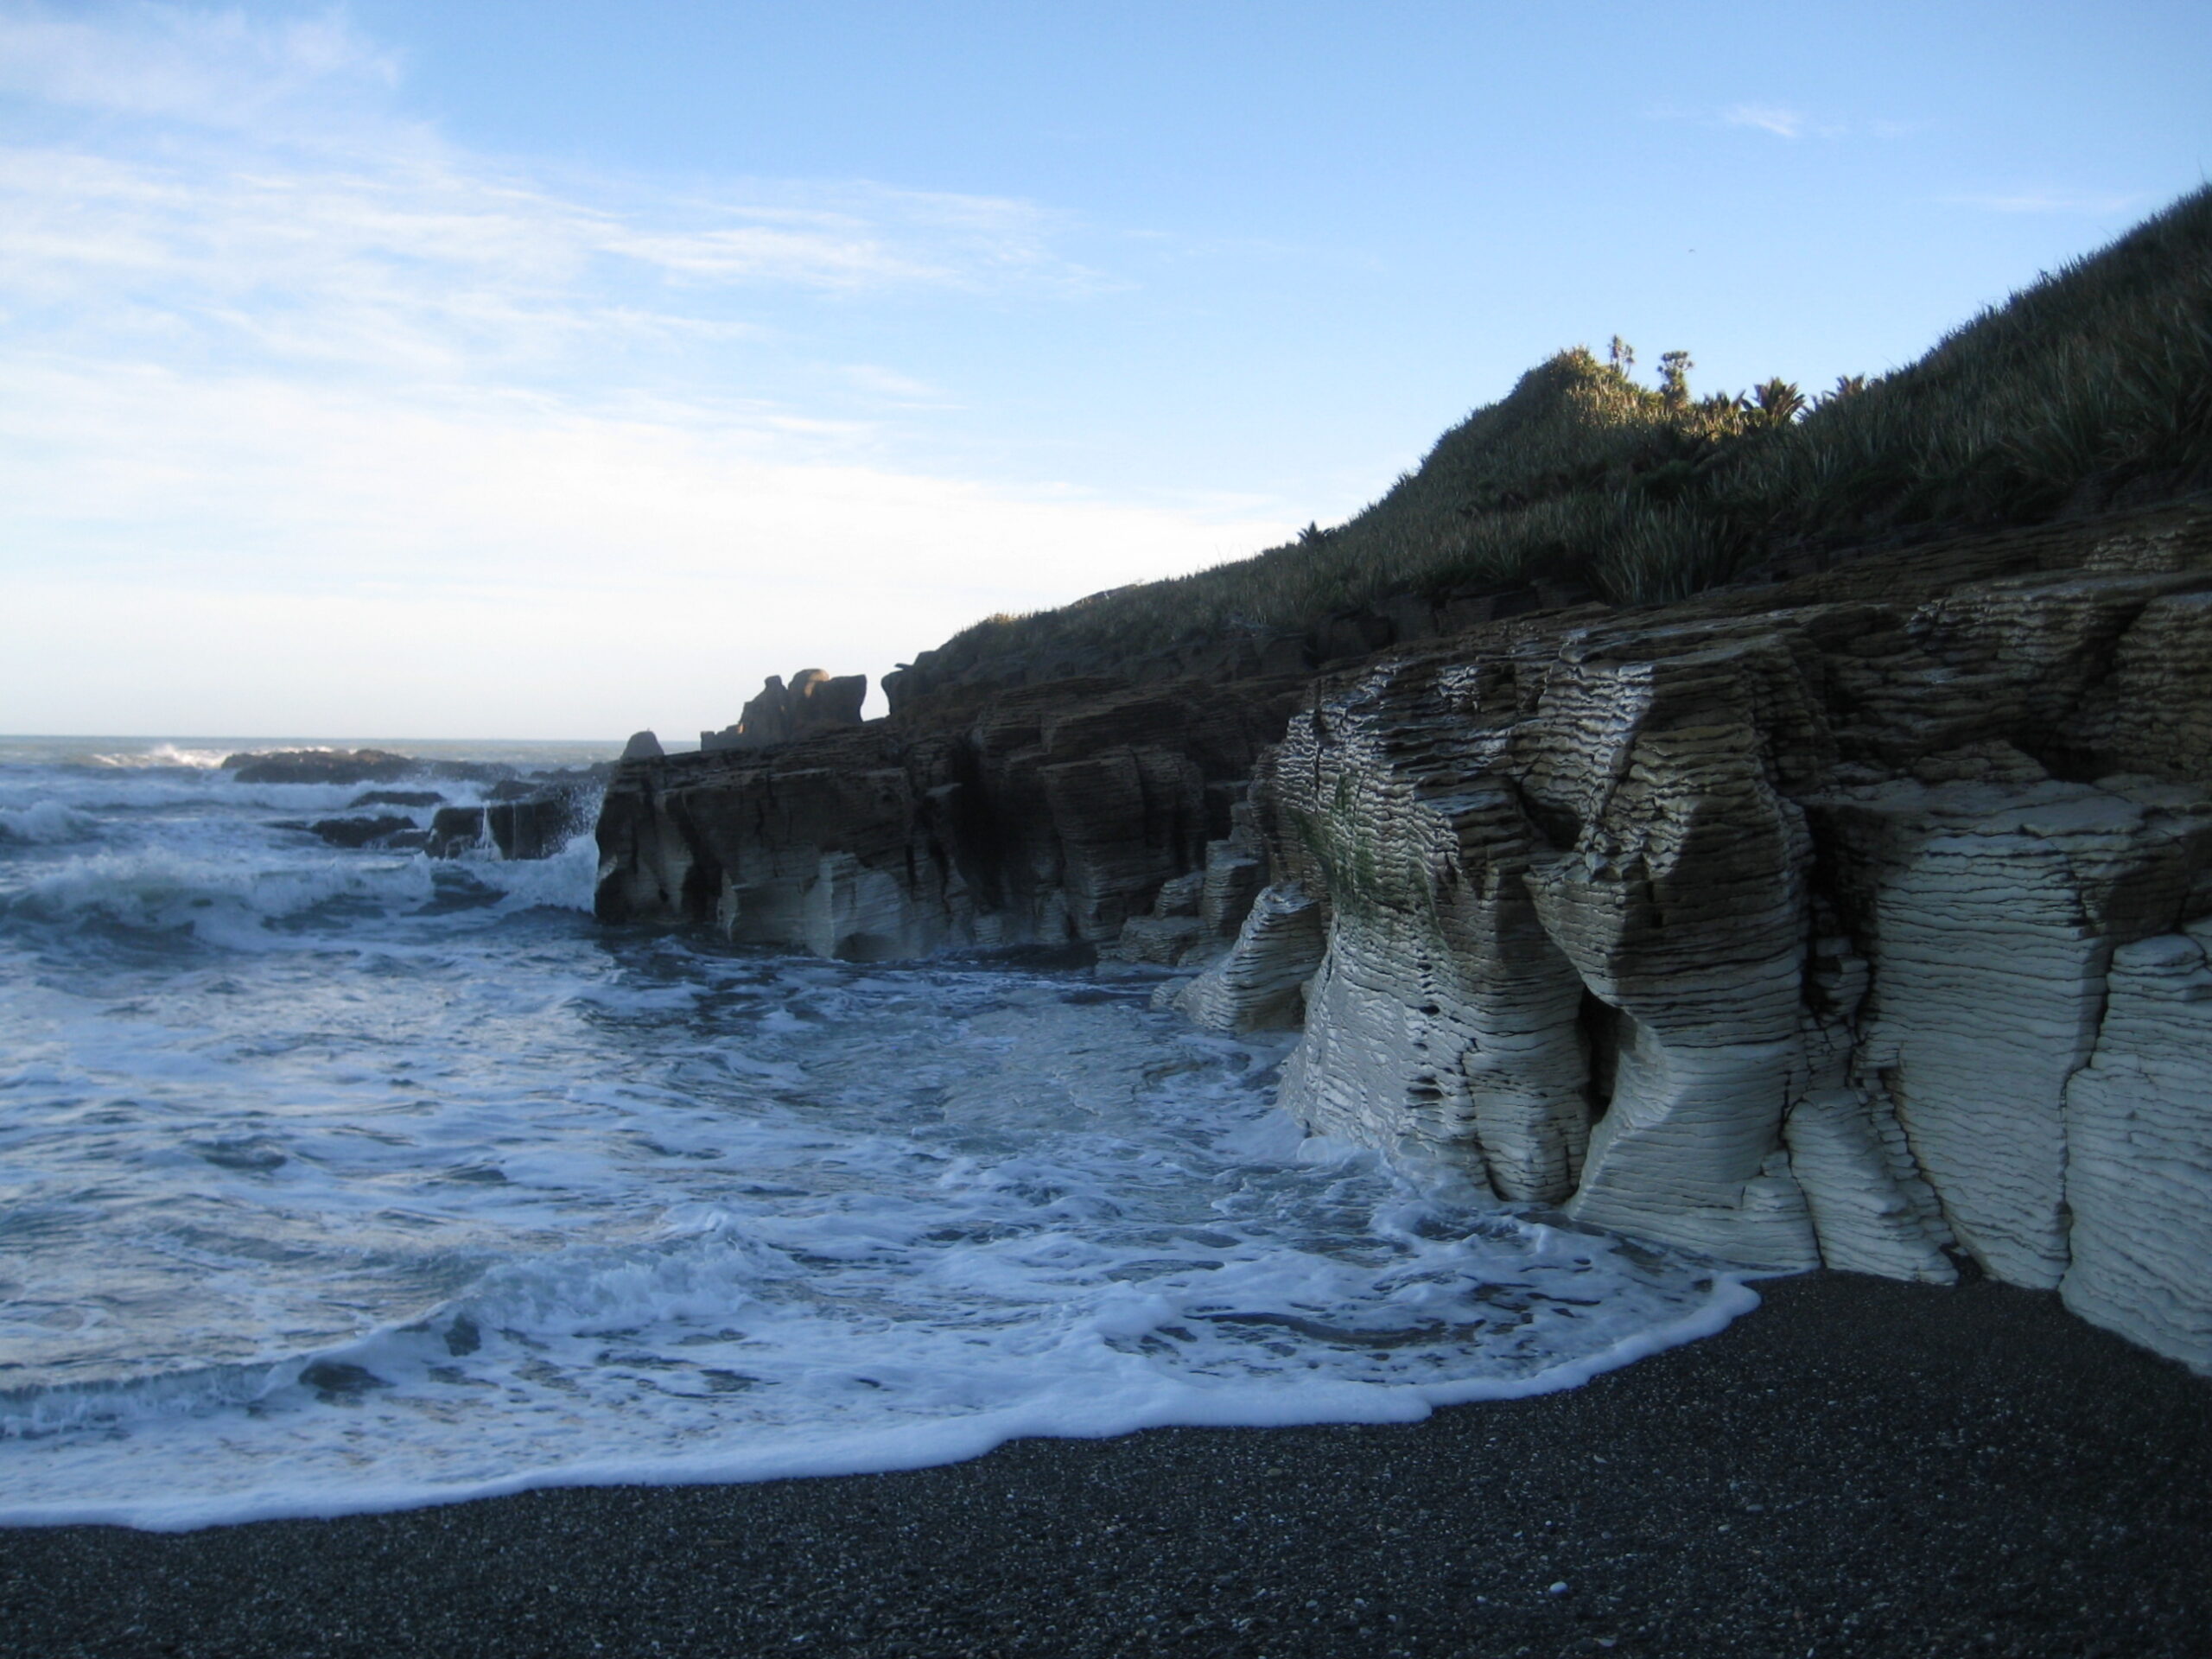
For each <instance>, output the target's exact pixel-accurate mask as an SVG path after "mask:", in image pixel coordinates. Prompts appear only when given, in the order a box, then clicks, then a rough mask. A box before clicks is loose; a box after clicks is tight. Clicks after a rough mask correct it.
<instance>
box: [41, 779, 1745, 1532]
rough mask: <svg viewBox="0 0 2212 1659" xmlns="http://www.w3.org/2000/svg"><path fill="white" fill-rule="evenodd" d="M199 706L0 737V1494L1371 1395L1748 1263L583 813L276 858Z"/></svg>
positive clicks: (823, 1444) (342, 1485) (815, 1440)
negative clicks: (698, 917)
mask: <svg viewBox="0 0 2212 1659" xmlns="http://www.w3.org/2000/svg"><path fill="white" fill-rule="evenodd" d="M228 747H243V746H237V745H225V744H220V743H206V744H198V745H194V744H187V743H154V742H149V741H119V740H118V741H108V742H102V741H61V740H0V1522H14V1523H25V1522H65V1521H111V1522H124V1523H127V1524H130V1525H135V1526H142V1527H188V1526H195V1525H204V1524H208V1523H212V1522H227V1521H237V1520H244V1519H249V1518H253V1517H258V1516H277V1515H333V1514H339V1513H344V1512H348V1511H359V1510H372V1509H383V1508H393V1507H400V1506H406V1505H412V1504H420V1503H433V1502H439V1501H445V1500H450V1499H457V1498H462V1497H473V1496H479V1495H484V1494H489V1493H496V1492H510V1491H518V1490H521V1489H524V1488H528V1487H532V1486H544V1485H551V1484H576V1483H587V1482H590V1483H599V1482H613V1481H646V1482H674V1481H699V1480H748V1479H758V1478H770V1477H775V1476H785V1475H798V1474H819V1473H833V1472H840V1471H867V1470H882V1469H890V1468H903V1467H909V1466H914V1465H923V1464H930V1463H938V1462H944V1461H950V1460H952V1459H959V1458H964V1457H968V1456H971V1455H974V1454H976V1453H977V1452H982V1451H984V1450H987V1449H988V1448H989V1447H990V1446H995V1445H996V1444H998V1443H1000V1442H1001V1441H1003V1440H1007V1439H1009V1438H1011V1437H1014V1436H1017V1435H1106V1434H1116V1433H1124V1432H1127V1431H1129V1430H1133V1429H1137V1428H1141V1427H1148V1426H1155V1425H1163V1424H1217V1425H1228V1424H1250V1425H1268V1424H1287V1423H1312V1422H1332V1421H1334V1422H1380V1421H1410V1420H1414V1419H1417V1418H1420V1417H1421V1416H1423V1415H1425V1414H1427V1412H1428V1411H1429V1410H1430V1409H1431V1408H1433V1407H1434V1406H1436V1405H1438V1404H1440V1403H1445V1402H1462V1401H1470V1400H1477V1399H1484V1398H1497V1397H1503V1396H1510V1395H1524V1394H1529V1393H1535V1392H1540V1391H1542V1390H1546V1389H1558V1388H1563V1387H1569V1386H1573V1385H1574V1384H1576V1383H1580V1382H1582V1381H1583V1380H1585V1379H1586V1378H1587V1377H1589V1376H1592V1374H1594V1373H1595V1372H1597V1371H1599V1370H1605V1369H1606V1368H1609V1367H1611V1366H1615V1365H1619V1364H1622V1363H1626V1362H1627V1361H1629V1360H1631V1359H1633V1358H1636V1357H1639V1356H1641V1355H1643V1354H1646V1353H1649V1352H1651V1351H1655V1350H1656V1349H1659V1348H1662V1347H1665V1346H1668V1345H1670V1344H1675V1343H1678V1342H1681V1341H1684V1340H1687V1339H1689V1338H1693V1337H1696V1336H1700V1335H1703V1334H1707V1333H1709V1332H1713V1331H1715V1330H1718V1329H1719V1327H1720V1326H1721V1325H1724V1324H1726V1322H1727V1320H1728V1319H1731V1318H1732V1317H1733V1316H1734V1315H1735V1314H1737V1313H1740V1312H1742V1311H1743V1310H1744V1309H1745V1308H1747V1307H1749V1306H1752V1305H1753V1303H1754V1302H1755V1300H1756V1299H1755V1297H1754V1296H1753V1294H1752V1293H1751V1291H1750V1290H1749V1289H1748V1288H1746V1287H1745V1286H1744V1285H1743V1284H1742V1283H1741V1282H1740V1281H1739V1280H1738V1279H1736V1278H1733V1277H1731V1276H1729V1275H1727V1274H1719V1273H1716V1272H1714V1271H1713V1268H1711V1266H1710V1264H1702V1263H1700V1262H1696V1261H1694V1260H1691V1259H1688V1258H1685V1257H1681V1256H1677V1255H1670V1254H1668V1253H1666V1252H1664V1251H1660V1250H1656V1249H1651V1248H1649V1247H1645V1246H1640V1245H1637V1244H1636V1243H1630V1242H1629V1241H1625V1240H1622V1239H1618V1238H1615V1237H1611V1236H1606V1235H1604V1234H1599V1233H1595V1232H1592V1231H1590V1230H1582V1229H1578V1228H1575V1227H1573V1225H1572V1224H1567V1223H1566V1222H1565V1221H1564V1220H1563V1219H1562V1218H1560V1217H1555V1216H1547V1215H1545V1214H1542V1213H1541V1212H1536V1211H1529V1210H1526V1209H1525V1208H1522V1209H1516V1208H1514V1207H1510V1206H1503V1205H1498V1204H1497V1203H1496V1202H1495V1201H1493V1200H1491V1199H1490V1198H1488V1197H1486V1196H1485V1195H1484V1194H1482V1193H1481V1192H1477V1191H1474V1190H1472V1189H1471V1188H1470V1187H1469V1186H1468V1185H1466V1184H1465V1182H1464V1181H1463V1180H1460V1179H1455V1178H1454V1177H1452V1176H1451V1175H1450V1174H1449V1173H1446V1172H1442V1171H1439V1170H1435V1169H1430V1168H1424V1167H1421V1166H1401V1165H1398V1164H1394V1163H1393V1162H1391V1161H1389V1160H1386V1159H1383V1158H1382V1157H1379V1156H1378V1155H1376V1154H1372V1153H1367V1152H1362V1151H1358V1150H1357V1149H1354V1148H1351V1147H1344V1146H1341V1145H1336V1144H1332V1143H1327V1142H1322V1141H1311V1140H1307V1139H1306V1138H1304V1137H1302V1136H1301V1135H1300V1133H1299V1131H1298V1129H1297V1128H1296V1127H1295V1126H1294V1124H1292V1123H1291V1122H1289V1121H1288V1120H1287V1118H1286V1117H1285V1116H1283V1115H1282V1114H1281V1113H1280V1112H1279V1111H1278V1110H1276V1109H1275V1108H1274V1083H1275V1076H1276V1071H1277V1067H1278V1065H1279V1064H1280V1062H1281V1058H1282V1057H1283V1055H1284V1054H1285V1053H1286V1052H1287V1047H1288V1045H1289V1042H1290V1040H1291V1039H1290V1038H1288V1037H1287V1036H1284V1037H1267V1038H1258V1039H1251V1040H1247V1041H1232V1040H1230V1039H1225V1038H1222V1037H1218V1036H1214V1035H1210V1034H1206V1033H1199V1032H1197V1031H1194V1030H1192V1029H1190V1028H1189V1027H1186V1026H1184V1025H1182V1024H1181V1023H1180V1022H1179V1021H1178V1020H1176V1019H1175V1018H1174V1017H1173V1016H1172V1015H1169V1014H1159V1013H1154V1012H1153V1011H1152V1010H1151V1008H1150V1007H1149V992H1150V989H1151V986H1150V985H1149V984H1148V983H1146V982H1127V981H1116V980H1112V979H1102V978H1101V977H1100V976H1097V975H1096V973H1095V972H1093V971H1092V970H1091V969H1088V968H1085V967H1083V966H1081V965H1079V964H1077V963H1072V962H1067V961H1059V962H1055V961H1051V960H1046V959H1041V958H1038V957H1029V958H1026V959H1025V958H1020V957H1002V958H998V959H991V958H986V957H967V958H946V959H939V960H935V961H931V962H924V963H912V964H907V965H899V966H882V965H875V966H859V965H854V964H846V963H833V962H824V961H819V960H814V959H810V958H804V957H790V956H777V955H768V954H762V953H760V952H758V951H752V950H737V949H733V948H730V947H728V946H726V945H723V944H720V943H719V942H717V941H716V940H715V939H714V938H711V937H708V936H705V935H695V934H681V935H670V934H655V933H649V932H643V931H623V930H613V929H608V928H604V927H601V926H600V925H597V924H595V923H594V921H593V920H592V918H591V916H590V914H589V906H590V899H591V890H592V885H593V880H594V874H595V868H594V867H595V857H596V855H595V851H594V847H593V844H592V842H591V839H590V836H589V835H588V833H587V834H583V835H580V836H578V837H577V838H576V839H575V840H574V841H572V842H570V843H569V846H568V847H567V849H565V850H564V851H563V852H562V853H560V854H559V855H557V856H556V857H553V858H550V859H548V860H545V861H537V862H503V861H500V860H499V858H498V856H497V855H496V852H494V851H493V850H491V849H485V850H483V851H481V852H480V853H477V854H475V855H469V856H465V857H462V858H461V859H457V860H448V861H431V860H429V859H428V858H426V857H425V856H424V855H422V854H421V853H416V852H385V851H378V850H376V849H358V850H356V849H343V848H338V847H333V846H328V845H325V844H324V843H323V842H321V841H320V840H318V839H317V838H316V837H315V836H313V835H312V834H309V833H308V832H306V831H304V830H303V829H300V828H297V827H295V826H296V825H297V824H299V823H301V822H302V821H306V820H312V819H315V818H317V817H326V816H330V815H332V814H334V813H337V812H340V811H341V810H343V809H345V808H346V805H347V804H348V803H350V802H352V801H353V800H354V799H355V798H358V797H359V795H360V794H361V793H362V790H361V789H359V788H354V787H343V786H331V787H325V786H320V785H250V784H242V783H240V782H238V780H237V778H236V776H235V774H234V773H232V772H226V771H224V770H222V769H221V768H220V767H219V765H218V764H217V763H218V762H219V760H220V759H221V756H222V754H223V753H224V752H225V750H226V748H228ZM262 747H271V746H268V745H264V746H262ZM413 752H415V753H429V754H432V755H433V758H438V759H454V758H463V757H466V758H470V759H476V760H497V761H503V762H505V763H507V764H509V765H512V766H521V767H523V768H524V769H525V770H527V769H530V768H533V767H536V768H543V767H549V766H574V765H575V764H577V763H579V762H582V761H586V760H593V759H599V758H604V757H605V756H606V755H607V754H608V753H611V752H612V751H611V749H609V748H607V747H603V746H602V747H592V746H567V747H561V746H539V747H528V746H513V745H509V746H496V745H478V746H442V747H438V746H434V747H432V748H425V747H423V746H415V747H414V751H413ZM422 786H424V787H432V788H435V789H437V790H439V791H441V792H442V793H443V794H444V795H446V797H447V798H448V799H449V800H453V801H456V802H465V801H467V800H470V799H474V798H476V796H475V795H474V791H473V790H472V787H471V786H469V785H454V784H452V783H431V784H428V785H422ZM362 810H365V811H368V812H372V813H377V814H404V811H405V809H399V808H394V807H391V806H382V805H379V806H374V807H371V808H365V809H362ZM429 810H430V809H428V808H423V809H417V810H415V812H414V816H415V817H416V818H417V819H418V820H420V821H423V822H427V820H428V817H429Z"/></svg>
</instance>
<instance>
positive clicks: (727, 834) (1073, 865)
mask: <svg viewBox="0 0 2212 1659" xmlns="http://www.w3.org/2000/svg"><path fill="white" fill-rule="evenodd" d="M1295 690H1296V685H1295V683H1293V682H1272V681H1261V682H1247V683H1241V684H1239V685H1236V686H1234V687H1227V688H1224V687H1208V688H1205V689H1204V690H1203V691H1201V690H1199V689H1198V688H1196V687H1193V686H1191V685H1174V684H1171V685H1166V686H1159V687H1148V688H1146V689H1144V690H1132V689H1130V688H1128V687H1125V686H1117V685H1116V684H1114V683H1110V682H1106V681H1096V682H1082V681H1077V682H1064V683H1061V684H1059V685H1057V686H1052V687H1043V688H1036V689H1033V690H1027V691H1017V692H1011V693H1007V694H1004V695H1000V696H991V697H989V698H987V699H986V700H984V701H983V702H982V703H981V704H980V705H979V706H976V707H974V708H970V709H962V710H958V711H955V712H953V713H950V714H947V715H944V717H943V718H941V719H939V720H938V721H936V722H935V723H933V724H928V725H923V724H918V723H912V722H910V723H906V724H902V725H893V724H891V723H888V722H883V721H878V722H875V723H874V724H873V725H869V726H864V727H858V728H848V729H842V730H835V731H831V732H829V733H825V734H819V735H817V736H814V737H812V738H809V739H805V740H803V741H792V742H788V743H784V744H780V745H777V746H774V747H768V748H765V749H760V750H716V751H708V752H702V753H696V754H677V755H670V756H666V757H664V758H660V759H645V760H639V761H634V762H629V763H626V764H625V765H624V766H622V767H621V768H620V771H619V772H617V774H616V776H615V779H614V781H613V785H612V786H611V787H610V788H609V789H608V791H607V799H606V802H605V804H604V806H603V807H602V809H601V817H600V824H599V844H600V850H601V876H600V884H599V893H598V900H597V909H598V913H599V915H600V917H601V918H602V919H603V920H608V921H618V922H627V921H642V922H654V923H662V924H667V923H681V922H712V923H714V924H715V925H717V926H719V927H720V928H721V931H723V932H725V933H726V934H727V935H728V936H729V937H730V938H734V939H737V940H741V941H746V942H750V943H755V944H775V945H783V946H787V947H791V948H795V949H799V950H811V951H814V952H816V953H817V954H818V955H822V956H836V957H851V958H855V959H865V960H875V959H884V958H891V957H914V956H920V955H924V954H926V953H928V952H931V951H933V950H943V949H947V948H950V947H957V946H969V945H1000V944H1028V943H1033V942H1036V943H1046V944H1066V943H1069V942H1071V941H1076V942H1083V943H1088V944H1109V943H1112V942H1115V941H1117V940H1118V939H1119V938H1121V936H1122V931H1123V928H1124V926H1125V925H1127V924H1128V923H1129V922H1130V921H1131V920H1132V918H1142V919H1144V920H1147V921H1170V920H1173V919H1175V918H1173V916H1169V917H1156V916H1155V913H1154V912H1155V911H1156V910H1157V908H1158V907H1159V906H1160V902H1161V890H1162V889H1163V888H1165V887H1168V886H1169V884H1170V883H1171V882H1173V881H1174V880H1175V879H1176V878H1177V877H1180V876H1190V875H1194V874H1195V875H1198V880H1197V882H1196V883H1194V884H1191V886H1190V888H1189V892H1188V894H1187V897H1188V910H1189V913H1190V915H1191V917H1192V924H1191V925H1190V926H1189V927H1188V928H1183V929H1175V928H1170V929H1168V930H1167V931H1168V933H1169V934H1170V935H1171V936H1173V935H1174V934H1176V933H1178V932H1179V933H1180V934H1181V936H1182V937H1183V940H1184V943H1185V944H1186V945H1187V944H1195V943H1196V941H1197V939H1198V932H1199V931H1200V926H1201V925H1202V924H1203V925H1205V926H1210V927H1211V929H1212V930H1213V931H1214V932H1215V933H1216V934H1223V935H1225V934H1226V933H1229V932H1233V931H1235V929H1236V925H1237V923H1238V922H1239V921H1241V920H1242V919H1243V910H1242V908H1241V906H1239V904H1238V902H1237V900H1238V896H1239V893H1240V886H1241V897H1242V900H1243V903H1245V904H1249V899H1250V895H1251V893H1255V892H1256V891H1257V890H1258V887H1259V886H1260V879H1259V878H1260V874H1261V868H1260V863H1259V858H1258V844H1257V842H1256V841H1253V840H1251V838H1250V836H1249V832H1244V836H1243V842H1240V841H1239V839H1238V834H1239V832H1238V827H1237V823H1236V817H1237V815H1236V806H1237V804H1238V803H1239V801H1240V800H1241V798H1242V797H1243V793H1244V791H1245V780H1246V779H1248V778H1249V774H1250V772H1251V770H1252V766H1253V763H1254V760H1255V756H1256V754H1257V753H1258V752H1259V750H1260V748H1261V747H1262V745H1263V744H1265V743H1266V742H1267V741H1269V740H1270V739H1272V738H1273V737H1274V735H1275V734H1278V733H1280V732H1281V728H1282V722H1283V719H1284V715H1285V713H1286V711H1287V709H1288V708H1289V706H1290V703H1291V702H1292V700H1293V697H1294V693H1295ZM1247 845H1248V846H1249V850H1239V849H1240V846H1247ZM1210 851H1211V872H1212V874H1211V876H1209V875H1207V874H1205V872H1207V871H1208V869H1209V868H1210V861H1209V853H1210ZM1210 882H1211V886H1210V885H1209V883H1210ZM1182 907H1183V906H1181V905H1180V904H1179V901H1178V899H1177V898H1176V897H1175V895H1173V894H1171V895H1170V896H1169V899H1168V908H1169V910H1170V911H1171V912H1173V911H1175V910H1178V909H1180V908H1182ZM1201 912H1205V916H1204V917H1202V916H1201ZM1205 918H1211V919H1210V920H1206V919H1205ZM1140 931H1142V930H1140ZM1177 954H1179V952H1173V953H1169V955H1168V956H1167V957H1166V959H1168V960H1171V961H1172V960H1173V959H1174V956H1175V955H1177Z"/></svg>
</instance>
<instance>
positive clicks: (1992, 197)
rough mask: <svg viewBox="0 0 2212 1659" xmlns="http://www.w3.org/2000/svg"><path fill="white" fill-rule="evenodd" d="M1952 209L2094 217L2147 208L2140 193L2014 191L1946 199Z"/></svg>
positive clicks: (1946, 197)
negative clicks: (1973, 208) (1975, 208)
mask: <svg viewBox="0 0 2212 1659" xmlns="http://www.w3.org/2000/svg"><path fill="white" fill-rule="evenodd" d="M1942 200H1943V201H1944V203H1945V204H1946V205H1947V206H1948V207H1979V208H1980V209H1982V210H1983V211H1984V212H1986V213H2079V214H2085V215H2088V216H2089V217H2092V218H2104V217H2109V216H2110V215H2112V214H2114V213H2132V212H2134V211H2135V210H2137V209H2139V207H2142V206H2143V205H2144V202H2145V198H2144V197H2143V196H2141V195H2139V194H2129V195H2121V194H2109V193H2103V192H2098V191H2082V190H2012V191H1997V192H1991V193H1986V194H1970V195H1956V196H1945V197H1944V198H1943V199H1942Z"/></svg>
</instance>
